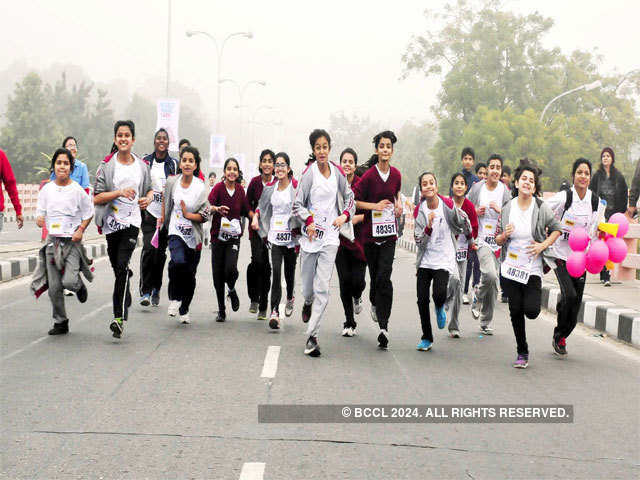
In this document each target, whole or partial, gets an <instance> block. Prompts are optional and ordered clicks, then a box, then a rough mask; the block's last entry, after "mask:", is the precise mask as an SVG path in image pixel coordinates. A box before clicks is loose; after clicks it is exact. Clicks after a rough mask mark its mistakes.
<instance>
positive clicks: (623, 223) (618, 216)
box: [609, 212, 629, 238]
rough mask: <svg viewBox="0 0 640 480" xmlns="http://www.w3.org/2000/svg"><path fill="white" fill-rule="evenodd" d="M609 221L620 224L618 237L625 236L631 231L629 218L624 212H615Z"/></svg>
mask: <svg viewBox="0 0 640 480" xmlns="http://www.w3.org/2000/svg"><path fill="white" fill-rule="evenodd" d="M609 223H617V224H618V225H619V227H618V234H617V235H616V237H618V238H622V237H624V236H625V235H626V234H627V232H628V231H629V219H627V217H625V215H624V213H619V212H618V213H614V214H613V215H611V216H610V217H609Z"/></svg>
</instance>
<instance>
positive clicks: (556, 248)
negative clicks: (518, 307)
mask: <svg viewBox="0 0 640 480" xmlns="http://www.w3.org/2000/svg"><path fill="white" fill-rule="evenodd" d="M571 175H572V177H573V186H572V187H571V189H570V190H569V191H561V192H558V193H556V194H555V195H554V196H553V197H552V198H550V199H549V200H547V201H546V203H547V204H548V205H549V207H550V208H551V210H553V211H554V213H555V215H556V218H557V219H558V220H559V221H560V226H561V228H562V235H561V236H560V238H559V239H558V240H557V241H556V243H554V244H553V246H552V247H551V248H550V250H549V252H550V254H551V255H552V256H553V257H555V259H556V260H555V263H556V268H555V274H556V278H557V279H558V284H559V285H560V295H559V296H558V304H557V306H556V312H558V315H557V324H556V327H555V329H554V330H553V340H552V345H553V349H554V351H555V352H556V354H558V355H559V356H561V357H563V356H566V355H567V337H568V336H569V335H570V334H571V332H572V331H573V329H574V328H575V327H576V324H577V323H578V311H579V310H580V305H581V303H582V294H583V293H584V284H585V281H586V277H587V274H586V272H585V273H584V274H582V275H581V276H580V277H578V278H575V277H572V276H571V275H569V272H567V263H566V262H567V257H568V256H569V254H570V253H571V249H570V248H569V234H570V233H571V231H572V230H573V229H574V228H584V229H585V230H586V231H587V232H589V234H590V236H592V237H593V236H595V235H596V233H597V225H598V217H599V216H602V215H601V214H602V213H603V212H602V210H604V208H603V207H604V204H602V205H603V207H602V208H601V211H600V212H599V211H598V207H599V206H600V202H599V199H598V196H597V195H596V194H595V193H594V192H592V191H591V190H589V182H590V181H591V162H589V160H587V159H586V158H579V159H577V160H576V161H575V162H573V167H572V169H571ZM603 220H604V219H603Z"/></svg>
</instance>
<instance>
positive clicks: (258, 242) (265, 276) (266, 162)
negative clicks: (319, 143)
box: [247, 149, 275, 320]
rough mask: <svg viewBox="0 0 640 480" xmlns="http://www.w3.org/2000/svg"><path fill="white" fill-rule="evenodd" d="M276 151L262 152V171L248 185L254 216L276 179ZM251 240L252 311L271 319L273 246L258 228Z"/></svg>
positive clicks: (249, 278)
mask: <svg viewBox="0 0 640 480" xmlns="http://www.w3.org/2000/svg"><path fill="white" fill-rule="evenodd" d="M274 157H275V154H274V153H273V152H272V151H271V150H269V149H266V150H263V151H262V152H261V153H260V165H259V166H258V170H259V171H260V175H257V176H255V177H253V178H252V179H251V182H250V183H249V187H248V188H247V203H248V211H249V218H250V219H253V215H254V212H255V210H256V208H258V202H259V201H260V195H262V190H263V189H264V187H265V186H266V185H267V184H269V183H271V182H272V180H273V159H274ZM249 241H250V242H251V263H249V266H248V267H247V290H248V291H249V299H250V300H251V304H250V306H249V312H250V313H258V320H266V319H267V307H268V306H269V305H268V301H269V288H270V287H271V264H270V263H269V250H268V248H267V243H266V240H263V239H262V238H260V235H258V232H257V231H256V230H254V229H253V228H251V229H249Z"/></svg>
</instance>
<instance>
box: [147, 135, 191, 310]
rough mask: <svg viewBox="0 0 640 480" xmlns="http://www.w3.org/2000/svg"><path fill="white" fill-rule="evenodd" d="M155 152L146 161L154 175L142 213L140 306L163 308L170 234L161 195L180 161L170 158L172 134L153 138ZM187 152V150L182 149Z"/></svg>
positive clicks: (176, 171)
mask: <svg viewBox="0 0 640 480" xmlns="http://www.w3.org/2000/svg"><path fill="white" fill-rule="evenodd" d="M153 148H154V152H153V153H152V154H151V155H147V156H146V157H144V161H145V162H146V163H147V164H148V165H149V168H150V173H151V186H152V188H153V201H152V202H151V203H150V204H149V206H148V207H147V210H146V211H145V212H142V253H141V255H140V305H141V306H143V307H148V306H149V304H151V305H153V306H154V307H157V306H159V305H160V289H161V288H162V277H163V276H164V264H165V263H166V261H167V244H168V232H167V228H166V227H165V226H163V224H162V222H161V221H160V219H161V217H162V192H163V191H164V187H165V184H166V182H167V179H168V178H169V177H170V176H171V175H175V174H177V173H178V172H179V171H180V170H179V168H178V161H177V160H176V159H175V158H173V157H171V156H170V155H169V134H168V133H167V131H166V130H165V129H164V128H161V129H159V130H158V131H157V132H156V134H155V135H154V137H153ZM183 149H184V147H183ZM156 227H157V228H159V231H158V246H157V248H156V247H154V246H152V245H151V239H152V238H153V237H154V235H155V233H156Z"/></svg>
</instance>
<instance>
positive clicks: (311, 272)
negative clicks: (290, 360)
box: [293, 129, 355, 357]
mask: <svg viewBox="0 0 640 480" xmlns="http://www.w3.org/2000/svg"><path fill="white" fill-rule="evenodd" d="M309 143H310V145H311V149H312V154H311V156H310V158H309V162H307V165H308V166H307V168H306V169H305V171H304V173H303V174H302V179H301V180H300V184H299V186H298V189H297V190H296V198H295V201H294V204H293V214H294V215H295V216H296V217H298V218H299V219H300V221H301V222H302V223H303V224H304V227H302V233H303V235H302V236H301V237H300V248H301V251H302V253H301V254H300V263H301V265H300V274H301V275H302V295H303V297H304V306H303V307H302V321H303V322H305V323H307V322H308V323H309V326H308V327H307V336H308V338H307V342H306V345H305V350H304V353H305V354H306V355H309V356H312V357H317V356H319V355H320V346H319V344H318V331H319V330H320V322H321V321H322V319H323V318H324V313H325V309H326V308H327V303H328V302H329V282H330V281H331V275H332V274H333V264H334V262H335V259H336V253H337V252H338V246H339V245H340V239H339V238H338V237H339V233H340V232H343V234H345V235H350V233H349V232H348V230H346V229H347V228H348V227H344V224H345V223H346V222H348V221H349V219H350V218H351V216H352V215H353V214H354V211H355V205H354V202H353V192H352V191H351V188H350V187H349V183H348V182H347V177H346V176H345V174H344V172H343V171H342V169H341V168H340V167H339V166H338V165H336V164H334V163H332V162H330V161H329V152H330V151H331V137H330V136H329V134H328V133H327V132H326V131H325V130H319V129H316V130H314V131H313V132H311V134H310V135H309ZM350 238H351V239H353V237H352V236H351V237H350Z"/></svg>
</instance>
